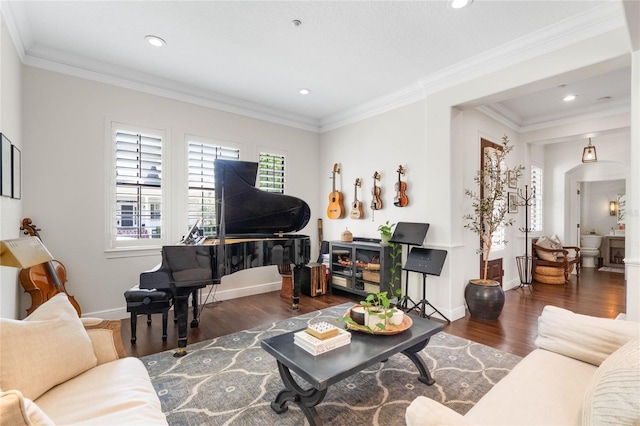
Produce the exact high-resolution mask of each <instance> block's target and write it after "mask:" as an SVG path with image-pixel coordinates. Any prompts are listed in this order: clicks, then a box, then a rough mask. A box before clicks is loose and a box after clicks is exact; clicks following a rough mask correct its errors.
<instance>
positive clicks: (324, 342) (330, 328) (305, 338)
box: [293, 322, 351, 355]
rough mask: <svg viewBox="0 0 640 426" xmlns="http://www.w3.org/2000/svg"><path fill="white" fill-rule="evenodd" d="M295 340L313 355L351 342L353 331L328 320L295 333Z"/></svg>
mask: <svg viewBox="0 0 640 426" xmlns="http://www.w3.org/2000/svg"><path fill="white" fill-rule="evenodd" d="M293 342H294V343H295V344H296V345H297V346H299V347H301V348H302V349H304V350H305V351H307V352H309V353H310V354H312V355H320V354H322V353H325V352H328V351H331V350H333V349H336V348H339V347H341V346H345V345H348V344H349V343H351V333H349V332H348V331H347V330H343V329H341V328H338V327H336V326H335V325H332V324H329V323H327V322H319V323H316V324H311V325H310V326H309V327H307V329H306V330H301V331H298V332H297V333H294V334H293Z"/></svg>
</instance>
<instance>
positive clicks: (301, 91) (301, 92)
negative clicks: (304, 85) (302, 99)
mask: <svg viewBox="0 0 640 426" xmlns="http://www.w3.org/2000/svg"><path fill="white" fill-rule="evenodd" d="M309 93H311V89H300V94H301V95H308V94H309Z"/></svg>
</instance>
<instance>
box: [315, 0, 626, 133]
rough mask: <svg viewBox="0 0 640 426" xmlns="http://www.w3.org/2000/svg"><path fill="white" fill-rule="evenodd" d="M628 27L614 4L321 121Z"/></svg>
mask: <svg viewBox="0 0 640 426" xmlns="http://www.w3.org/2000/svg"><path fill="white" fill-rule="evenodd" d="M624 26H625V20H624V16H623V10H622V9H621V5H620V4H619V2H616V1H610V2H607V3H604V4H603V5H601V6H598V7H595V8H592V9H590V10H588V11H586V12H583V13H582V14H579V15H576V16H573V17H571V18H569V19H565V20H563V21H561V22H558V23H556V24H554V25H552V26H549V27H546V28H543V29H541V30H538V31H535V32H533V33H530V34H527V35H525V36H523V37H520V38H518V39H515V40H513V41H511V42H509V43H506V44H503V45H501V46H498V47H496V48H494V49H491V50H489V51H488V52H483V53H482V54H480V55H477V56H474V57H472V58H469V59H467V60H464V61H462V62H459V63H457V64H455V65H452V66H450V67H447V68H444V69H442V70H441V71H438V72H435V73H432V74H430V75H428V76H425V77H423V78H421V79H419V80H418V82H417V84H412V85H410V86H408V87H405V88H403V89H401V90H399V91H397V92H394V93H391V94H389V95H386V96H383V97H380V98H378V99H375V100H373V101H371V102H367V103H364V104H361V105H359V106H356V107H354V108H351V109H348V110H345V111H342V112H340V113H337V114H333V115H331V116H329V117H326V118H323V119H322V120H321V132H326V131H329V130H333V129H336V128H338V127H342V126H345V125H347V124H352V123H355V122H358V121H360V120H363V119H366V118H370V117H373V116H375V115H378V114H381V113H383V112H387V111H390V110H392V109H395V108H399V107H401V106H404V105H407V104H409V103H412V102H416V101H419V100H421V99H425V98H426V97H427V96H428V95H429V94H431V93H436V92H439V91H441V90H444V89H447V88H449V87H452V86H455V85H458V84H461V83H464V82H467V81H470V80H473V79H475V78H477V77H479V76H482V75H486V74H490V73H492V72H496V71H498V70H500V69H504V68H507V67H509V66H512V65H515V64H518V63H520V62H523V61H526V60H529V59H532V58H535V57H538V56H541V55H543V54H546V53H550V52H553V51H555V50H558V49H561V48H563V47H567V46H570V45H572V44H575V43H578V42H580V41H583V40H587V39H589V38H593V37H596V36H598V35H601V34H604V33H607V32H609V31H613V30H615V29H618V28H620V27H624ZM483 112H485V113H486V114H487V115H489V116H493V115H494V114H495V118H496V119H497V120H498V121H500V122H501V123H503V124H505V125H507V126H508V127H509V128H512V129H514V130H517V129H519V128H520V125H519V124H518V123H517V122H515V121H513V120H512V119H511V118H509V117H506V116H504V115H503V114H499V113H497V112H493V111H491V110H487V111H483Z"/></svg>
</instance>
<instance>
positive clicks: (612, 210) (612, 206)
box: [609, 201, 618, 216]
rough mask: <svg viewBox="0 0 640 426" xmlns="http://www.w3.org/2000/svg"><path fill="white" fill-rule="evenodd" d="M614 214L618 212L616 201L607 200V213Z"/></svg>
mask: <svg viewBox="0 0 640 426" xmlns="http://www.w3.org/2000/svg"><path fill="white" fill-rule="evenodd" d="M616 214H618V203H616V202H615V201H609V215H610V216H615V215H616Z"/></svg>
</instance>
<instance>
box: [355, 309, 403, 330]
mask: <svg viewBox="0 0 640 426" xmlns="http://www.w3.org/2000/svg"><path fill="white" fill-rule="evenodd" d="M342 317H343V318H351V309H349V310H348V311H347V312H345V313H344V315H343V316H342ZM346 324H347V328H348V329H349V330H353V331H362V332H364V333H369V334H380V335H386V336H389V335H392V334H399V333H402V332H403V331H406V330H408V329H409V328H411V326H412V325H413V321H412V320H411V317H410V316H409V315H406V314H405V315H403V316H402V323H400V324H399V325H388V326H387V329H386V330H380V329H375V330H369V329H368V328H367V327H365V326H364V325H358V324H351V323H348V322H347V323H346Z"/></svg>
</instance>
